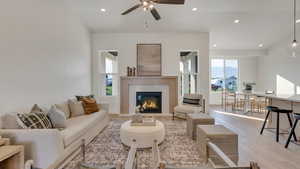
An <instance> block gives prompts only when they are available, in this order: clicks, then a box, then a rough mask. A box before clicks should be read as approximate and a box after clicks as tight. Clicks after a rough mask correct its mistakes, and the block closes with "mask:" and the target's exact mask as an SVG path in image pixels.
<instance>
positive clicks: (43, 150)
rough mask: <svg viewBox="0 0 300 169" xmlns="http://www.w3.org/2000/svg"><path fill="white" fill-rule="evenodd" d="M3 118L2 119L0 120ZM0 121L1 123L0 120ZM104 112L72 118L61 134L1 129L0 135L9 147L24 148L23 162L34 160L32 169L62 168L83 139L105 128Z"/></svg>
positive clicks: (107, 117)
mask: <svg viewBox="0 0 300 169" xmlns="http://www.w3.org/2000/svg"><path fill="white" fill-rule="evenodd" d="M2 118H4V116H2ZM0 120H1V119H0ZM109 121H110V119H109V115H108V113H107V110H105V109H101V110H100V111H99V112H96V113H93V114H90V115H83V116H78V117H73V118H70V119H68V120H67V127H66V128H65V129H64V130H61V131H60V130H58V129H0V135H2V136H3V137H7V138H10V139H11V141H12V144H21V145H24V146H25V160H30V159H32V160H34V167H37V168H42V169H50V168H62V167H63V166H64V164H66V163H67V162H68V161H69V160H71V158H72V157H74V155H76V152H78V151H79V147H80V144H81V142H82V139H85V140H86V144H87V143H89V142H90V141H91V140H92V139H93V138H95V136H97V135H98V134H99V133H100V132H101V131H102V130H103V129H104V128H105V127H106V126H107V125H108V124H109Z"/></svg>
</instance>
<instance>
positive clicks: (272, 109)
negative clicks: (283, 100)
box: [260, 106, 297, 142]
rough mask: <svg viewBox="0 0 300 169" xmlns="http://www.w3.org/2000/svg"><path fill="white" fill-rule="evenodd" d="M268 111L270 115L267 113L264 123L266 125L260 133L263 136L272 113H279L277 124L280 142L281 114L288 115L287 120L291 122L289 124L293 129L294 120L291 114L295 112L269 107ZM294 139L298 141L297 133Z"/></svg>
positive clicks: (277, 140)
mask: <svg viewBox="0 0 300 169" xmlns="http://www.w3.org/2000/svg"><path fill="white" fill-rule="evenodd" d="M267 110H268V113H267V116H266V118H265V121H264V124H263V126H262V129H261V131H260V134H263V132H264V129H265V127H266V123H267V121H268V118H269V116H270V114H271V113H273V112H274V113H277V123H276V142H279V129H280V127H279V124H280V114H286V115H287V118H288V120H289V124H290V126H291V128H292V127H293V122H292V119H291V116H290V114H291V113H293V110H286V109H280V108H278V107H274V106H267ZM292 135H293V137H294V139H295V140H297V137H296V134H295V133H292Z"/></svg>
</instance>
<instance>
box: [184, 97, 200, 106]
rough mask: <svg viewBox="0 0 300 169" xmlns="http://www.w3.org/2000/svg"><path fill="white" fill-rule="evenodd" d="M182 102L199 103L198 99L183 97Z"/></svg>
mask: <svg viewBox="0 0 300 169" xmlns="http://www.w3.org/2000/svg"><path fill="white" fill-rule="evenodd" d="M183 103H185V104H193V105H200V99H189V98H183Z"/></svg>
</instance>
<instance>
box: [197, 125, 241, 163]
mask: <svg viewBox="0 0 300 169" xmlns="http://www.w3.org/2000/svg"><path fill="white" fill-rule="evenodd" d="M207 140H209V141H210V142H212V143H214V144H215V145H217V146H218V147H219V148H220V149H221V150H222V151H223V152H224V153H225V154H226V155H227V156H228V157H229V158H230V159H231V160H232V161H233V162H235V163H236V164H237V163H238V160H239V152H238V135H237V134H236V133H234V132H232V131H231V130H229V129H227V128H226V127H224V126H223V125H198V126H197V144H198V147H199V150H200V155H201V157H202V158H205V159H206V158H208V157H206V154H207V152H209V154H210V159H211V160H213V163H215V164H217V165H224V162H223V161H222V160H220V159H219V157H218V156H217V155H216V154H215V152H214V151H212V150H207Z"/></svg>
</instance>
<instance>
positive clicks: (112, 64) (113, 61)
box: [99, 51, 118, 96]
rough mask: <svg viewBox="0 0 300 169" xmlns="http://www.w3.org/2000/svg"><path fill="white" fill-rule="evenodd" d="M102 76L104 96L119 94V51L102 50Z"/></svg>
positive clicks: (100, 60)
mask: <svg viewBox="0 0 300 169" xmlns="http://www.w3.org/2000/svg"><path fill="white" fill-rule="evenodd" d="M99 62H100V65H101V66H100V72H101V74H100V76H101V87H100V88H101V93H100V95H102V96H115V95H118V88H117V86H118V52H116V51H101V52H100V59H99Z"/></svg>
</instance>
